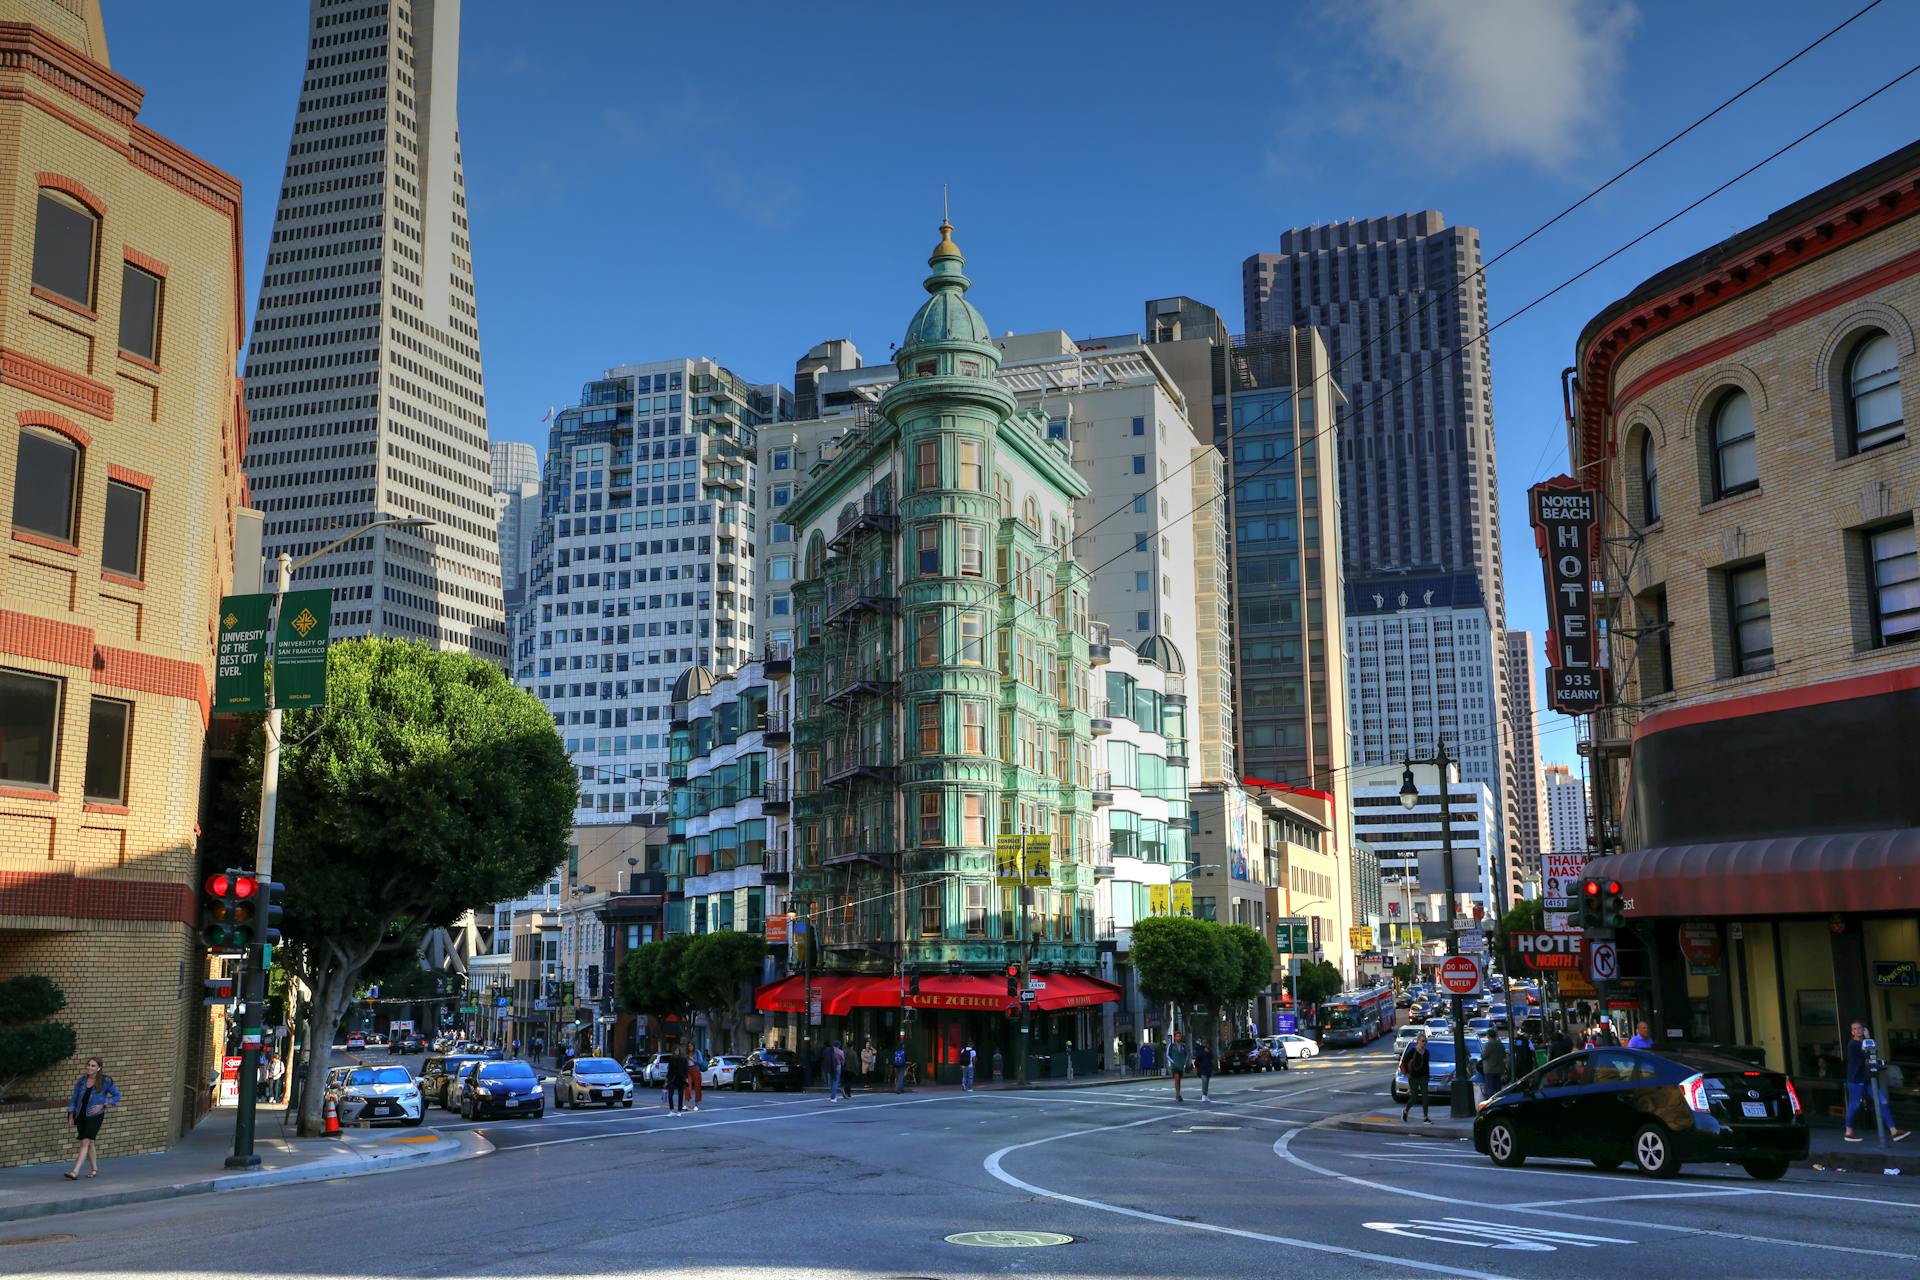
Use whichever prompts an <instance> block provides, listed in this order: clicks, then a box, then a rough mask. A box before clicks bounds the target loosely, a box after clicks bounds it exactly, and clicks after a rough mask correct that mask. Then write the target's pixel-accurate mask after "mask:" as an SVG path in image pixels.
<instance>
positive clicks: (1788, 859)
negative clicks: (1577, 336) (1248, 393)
mask: <svg viewBox="0 0 1920 1280" xmlns="http://www.w3.org/2000/svg"><path fill="white" fill-rule="evenodd" d="M1916 184H1920V144H1916V145H1914V146H1910V147H1908V148H1906V149H1904V150H1903V151H1901V152H1898V153H1895V154H1894V155H1891V156H1888V157H1886V158H1885V159H1883V160H1881V161H1879V162H1876V163H1875V164H1873V165H1869V166H1868V167H1866V168H1865V169H1862V170H1860V171H1858V172H1856V173H1854V174H1851V175H1849V176H1847V177H1845V178H1843V179H1841V180H1840V181H1838V182H1836V183H1834V184H1832V185H1831V186H1829V187H1827V188H1825V189H1823V190H1821V191H1819V192H1816V193H1814V194H1813V195H1810V196H1808V197H1806V198H1805V199H1803V200H1801V201H1799V202H1797V203H1796V204H1794V205H1792V206H1790V207H1788V208H1787V209H1784V210H1782V211H1781V212H1779V213H1777V214H1775V215H1773V216H1772V217H1771V218H1769V219H1768V220H1767V221H1766V222H1764V223H1761V224H1760V225H1758V226H1755V227H1752V228H1749V229H1748V230H1746V231H1743V232H1741V233H1739V234H1738V235H1736V236H1734V237H1732V238H1731V239H1729V240H1727V241H1724V242H1722V243H1721V244H1718V245H1715V246H1713V247H1712V248H1710V249H1708V250H1706V251H1705V252H1703V253H1701V254H1699V255H1697V256H1696V257H1693V258H1690V259H1688V260H1686V261H1685V262H1681V263H1679V264H1676V265H1675V266H1673V267H1671V268H1669V269H1668V270H1666V271H1664V272H1662V273H1660V274H1659V275H1657V276H1655V277H1653V278H1652V279H1650V280H1648V281H1647V282H1646V283H1645V284H1643V285H1641V286H1640V288H1638V289H1637V290H1635V291H1634V292H1633V293H1632V294H1630V295H1629V296H1628V297H1627V298H1625V299H1623V300H1621V301H1620V302H1618V303H1615V304H1614V305H1613V306H1611V307H1609V308H1608V309H1607V310H1605V311H1604V312H1602V313H1601V314H1600V315H1599V316H1598V317H1596V318H1595V319H1594V320H1593V321H1592V322H1591V323H1590V324H1589V325H1588V326H1587V329H1586V331H1585V332H1584V333H1583V334H1582V336H1581V341H1580V345H1579V350H1578V365H1577V367H1578V372H1579V377H1580V383H1579V387H1578V392H1577V395H1576V401H1575V402H1576V405H1577V409H1576V414H1575V419H1574V422H1573V423H1572V434H1571V446H1572V448H1571V451H1572V455H1573V465H1574V474H1575V475H1576V476H1578V477H1580V478H1581V479H1582V480H1583V481H1584V482H1586V483H1589V484H1596V483H1597V484H1598V485H1599V486H1601V487H1602V488H1603V489H1604V490H1605V495H1606V501H1605V503H1604V504H1603V506H1604V510H1603V515H1602V522H1603V523H1602V529H1601V530H1600V533H1601V536H1602V539H1603V541H1601V542H1600V543H1599V544H1598V545H1599V546H1600V547H1601V553H1600V558H1601V561H1602V563H1601V565H1600V576H1601V578H1602V580H1603V581H1604V583H1605V588H1606V594H1605V596H1604V597H1603V601H1604V603H1603V609H1602V612H1603V616H1605V617H1606V618H1607V619H1608V620H1609V621H1610V624H1611V633H1610V634H1611V637H1612V653H1611V658H1612V664H1613V668H1612V672H1613V677H1614V679H1613V683H1614V691H1613V695H1612V696H1613V704H1612V706H1611V707H1610V708H1609V709H1608V710H1607V711H1606V712H1604V713H1603V714H1602V715H1601V716H1599V717H1598V723H1597V725H1596V732H1595V737H1596V739H1597V740H1598V743H1599V745H1600V747H1601V749H1602V753H1603V755H1604V756H1605V758H1606V767H1605V768H1603V769H1602V771H1601V774H1602V778H1603V781H1604V791H1605V794H1604V796H1603V797H1602V800H1603V803H1602V807H1601V810H1600V815H1605V816H1607V817H1611V818H1613V819H1614V820H1615V821H1617V823H1618V831H1617V836H1615V835H1613V831H1612V828H1611V827H1607V828H1605V831H1606V833H1607V834H1608V835H1609V836H1611V837H1612V838H1611V840H1610V843H1611V846H1612V847H1613V848H1614V849H1615V850H1617V851H1618V852H1616V853H1615V854H1614V856H1611V857H1609V858H1606V859H1604V860H1603V862H1602V863H1600V864H1597V865H1596V866H1595V867H1594V868H1593V871H1594V872H1595V873H1597V874H1601V875H1606V876H1610V877H1617V878H1618V879H1620V880H1621V881H1622V883H1623V884H1624V885H1625V886H1626V893H1627V897H1628V899H1629V901H1630V903H1631V905H1630V906H1629V908H1628V911H1627V916H1628V919H1629V921H1630V924H1631V926H1632V927H1631V929H1630V930H1629V931H1626V932H1627V933H1628V934H1629V935H1630V936H1629V937H1628V938H1627V939H1625V941H1627V942H1628V943H1629V944H1630V946H1623V950H1622V955H1623V971H1624V972H1626V973H1627V975H1628V976H1629V977H1630V978H1633V979H1637V981H1634V982H1631V983H1629V984H1628V986H1629V990H1630V991H1632V992H1633V993H1634V994H1636V995H1637V996H1638V997H1639V998H1640V999H1641V1002H1642V1005H1643V1007H1644V1008H1647V1009H1649V1010H1651V1011H1652V1012H1654V1013H1655V1014H1656V1015H1657V1017H1656V1021H1657V1022H1658V1023H1659V1024H1660V1028H1661V1029H1660V1031H1659V1032H1658V1033H1657V1034H1686V1035H1689V1036H1693V1037H1697V1038H1702V1039H1707V1038H1710V1039H1713V1040H1717V1041H1721V1042H1729V1041H1737V1042H1740V1043H1750V1044H1756V1045H1761V1046H1763V1047H1765V1048H1766V1050H1767V1053H1768V1057H1769V1062H1770V1064H1771V1065H1773V1066H1775V1067H1777V1068H1782V1069H1786V1070H1790V1071H1792V1072H1793V1073H1794V1074H1795V1076H1796V1078H1798V1079H1800V1080H1802V1081H1803V1082H1807V1081H1812V1082H1816V1085H1817V1083H1818V1082H1821V1081H1831V1080H1832V1078H1833V1076H1834V1074H1835V1072H1836V1071H1837V1069H1838V1064H1839V1053H1840V1050H1841V1047H1842V1045H1841V1042H1842V1041H1843V1040H1844V1039H1845V1035H1846V1031H1845V1029H1846V1027H1847V1024H1848V1022H1849V1021H1850V1020H1852V1019H1853V1018H1863V1019H1865V1020H1866V1021H1867V1022H1868V1023H1869V1026H1870V1028H1871V1030H1872V1032H1873V1033H1874V1034H1875V1035H1876V1036H1878V1037H1879V1039H1880V1041H1881V1044H1882V1046H1883V1049H1891V1054H1892V1056H1893V1058H1894V1059H1895V1060H1896V1061H1899V1062H1902V1063H1903V1064H1905V1065H1906V1066H1907V1067H1908V1076H1909V1078H1914V1077H1916V1076H1920V1072H1917V1071H1915V1070H1914V1067H1915V1066H1920V992H1915V991H1914V990H1913V989H1911V988H1902V987H1899V986H1897V985H1896V984H1895V983H1894V981H1892V980H1890V975H1892V974H1893V973H1895V972H1896V971H1897V970H1898V969H1899V968H1900V966H1901V965H1902V964H1903V963H1910V962H1912V961H1914V960H1916V959H1920V923H1917V922H1920V727H1917V726H1920V556H1916V553H1915V542H1914V513H1915V509H1916V507H1920V453H1917V452H1916V448H1920V445H1916V442H1915V440H1914V439H1913V438H1912V437H1913V435H1914V434H1916V432H1915V431H1914V428H1913V427H1912V426H1911V425H1910V424H1907V423H1906V422H1905V420H1904V414H1903V411H1902V408H1901V405H1902V401H1903V399H1904V401H1905V402H1906V403H1909V404H1915V405H1920V358H1917V357H1916V350H1915V333H1916V326H1920V218H1915V217H1914V216H1913V215H1914V214H1915V213H1916V212H1920V186H1917V185H1916ZM1600 815H1596V816H1600ZM1802 1087H1803V1089H1804V1088H1805V1087H1807V1086H1806V1084H1805V1083H1803V1085H1802Z"/></svg>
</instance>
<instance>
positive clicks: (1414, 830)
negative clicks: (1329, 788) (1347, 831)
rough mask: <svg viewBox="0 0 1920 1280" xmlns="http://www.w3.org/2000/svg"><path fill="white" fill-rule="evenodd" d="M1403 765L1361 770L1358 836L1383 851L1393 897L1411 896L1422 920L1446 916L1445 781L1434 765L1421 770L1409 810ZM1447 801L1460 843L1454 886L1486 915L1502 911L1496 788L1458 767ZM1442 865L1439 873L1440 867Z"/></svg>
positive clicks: (1356, 789) (1384, 876)
mask: <svg viewBox="0 0 1920 1280" xmlns="http://www.w3.org/2000/svg"><path fill="white" fill-rule="evenodd" d="M1403 768H1404V766H1401V765H1397V764H1395V765H1371V766H1367V767H1365V768H1358V769H1355V770H1353V777H1352V779H1351V785H1352V788H1353V834H1354V838H1355V839H1357V840H1364V841H1366V842H1367V844H1368V845H1370V846H1371V847H1372V848H1373V850H1374V852H1375V853H1376V854H1377V855H1378V856H1379V859H1380V879H1381V880H1382V881H1383V882H1385V883H1386V884H1387V885H1388V886H1389V888H1388V889H1387V891H1386V893H1385V895H1384V896H1385V897H1386V899H1387V900H1388V901H1392V902H1403V903H1406V902H1410V904H1411V906H1412V909H1413V919H1414V920H1416V921H1418V920H1445V919H1446V916H1445V915H1444V914H1443V913H1442V912H1441V910H1440V907H1441V904H1442V903H1444V902H1445V901H1446V892H1447V888H1446V871H1445V864H1444V862H1443V861H1442V860H1441V859H1440V858H1439V856H1438V851H1439V849H1440V847H1441V845H1442V843H1443V838H1442V832H1441V830H1440V821H1441V818H1440V793H1439V790H1438V781H1437V778H1436V777H1435V771H1434V770H1433V768H1432V767H1430V766H1429V767H1424V768H1422V767H1416V768H1415V769H1414V771H1413V774H1414V783H1415V786H1416V787H1417V788H1418V789H1419V791H1420V795H1419V797H1418V798H1417V800H1416V801H1415V803H1414V806H1413V808H1412V810H1411V811H1409V810H1408V809H1407V807H1406V805H1405V804H1403V803H1402V802H1401V799H1400V787H1401V785H1402V781H1403ZM1447 808H1448V809H1449V810H1450V811H1451V813H1450V820H1451V823H1452V829H1451V831H1449V832H1447V833H1446V838H1447V839H1450V840H1451V841H1452V842H1453V849H1454V863H1455V873H1454V885H1453V889H1454V893H1455V894H1457V895H1458V896H1459V898H1461V899H1463V900H1465V901H1466V902H1468V903H1470V904H1471V905H1473V906H1476V907H1480V908H1482V909H1483V913H1484V914H1485V915H1487V916H1492V915H1495V914H1496V913H1497V912H1498V910H1499V898H1498V895H1497V894H1496V893H1495V892H1494V881H1493V865H1494V849H1495V848H1496V843H1495V841H1494V840H1493V833H1494V832H1496V831H1497V830H1498V829H1499V825H1500V815H1499V811H1498V809H1497V808H1496V806H1495V804H1494V800H1493V792H1492V791H1491V790H1490V789H1489V788H1488V787H1487V784H1486V783H1484V782H1471V781H1467V780H1465V779H1463V778H1461V777H1460V775H1459V773H1458V771H1457V770H1456V772H1455V774H1454V777H1453V778H1452V780H1451V785H1450V786H1449V787H1448V788H1447ZM1422 853H1425V854H1427V855H1428V858H1427V861H1428V864H1429V865H1428V870H1429V874H1428V875H1426V876H1422V875H1421V874H1420V861H1421V858H1420V855H1421V854H1422ZM1469 868H1470V869H1471V870H1468V869H1469ZM1436 871H1437V872H1438V874H1437V875H1436V874H1432V873H1433V872H1436ZM1463 872H1464V874H1463Z"/></svg>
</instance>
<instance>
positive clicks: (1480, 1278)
mask: <svg viewBox="0 0 1920 1280" xmlns="http://www.w3.org/2000/svg"><path fill="white" fill-rule="evenodd" d="M1177 1114H1178V1113H1177V1112H1174V1113H1171V1114H1168V1115H1158V1116H1148V1117H1146V1118H1145V1119H1143V1120H1128V1121H1126V1122H1124V1123H1121V1124H1109V1125H1100V1126H1098V1127H1096V1128H1092V1129H1075V1130H1072V1131H1070V1132H1068V1133H1057V1134H1054V1135H1053V1136H1052V1137H1050V1138H1035V1139H1034V1140H1032V1141H1031V1142H1017V1143H1015V1144H1013V1145H1012V1146H1010V1147H1002V1148H1000V1149H999V1150H998V1151H996V1152H994V1153H993V1154H992V1155H990V1156H988V1157H987V1159H986V1162H985V1168H986V1171H987V1172H988V1173H990V1174H992V1175H993V1176H994V1177H995V1178H998V1179H999V1180H1000V1181H1001V1182H1004V1183H1006V1184H1007V1185H1008V1186H1010V1187H1013V1188H1016V1189H1017V1190H1020V1191H1024V1192H1026V1193H1027V1194H1028V1195H1034V1196H1040V1197H1042V1198H1044V1199H1047V1200H1058V1201H1060V1202H1061V1203H1062V1204H1072V1205H1078V1206H1080V1207H1081V1208H1083V1209H1094V1210H1097V1211H1099V1212H1101V1213H1114V1214H1119V1215H1120V1216H1122V1217H1126V1218H1135V1219H1138V1220H1139V1221H1142V1222H1157V1223H1159V1224H1161V1225H1162V1226H1168V1227H1180V1228H1183V1229H1185V1230H1188V1231H1204V1232H1209V1233H1211V1234H1214V1235H1223V1236H1234V1237H1237V1238H1239V1239H1242V1240H1259V1241H1262V1242H1264V1243H1267V1244H1284V1245H1291V1246H1293V1247H1294V1248H1296V1249H1308V1250H1311V1251H1313V1252H1315V1253H1331V1254H1334V1255H1336V1256H1338V1257H1342V1258H1356V1259H1360V1260H1363V1261H1367V1262H1378V1263H1381V1264H1383V1265H1385V1266H1388V1267H1394V1268H1401V1269H1409V1270H1414V1271H1428V1272H1432V1273H1434V1274H1436V1275H1443V1276H1466V1277H1469V1278H1470V1280H1494V1277H1492V1276H1489V1275H1488V1274H1487V1273H1486V1272H1482V1271H1468V1270H1465V1269H1463V1268H1460V1267H1449V1266H1443V1265H1441V1264H1440V1263H1437V1262H1419V1261H1416V1260H1414V1259H1410V1258H1396V1257H1392V1256H1389V1255H1387V1254H1381V1253H1369V1252H1367V1251H1366V1250H1364V1249H1352V1248H1348V1247H1346V1246H1344V1245H1333V1244H1322V1243H1320V1242H1319V1241H1317V1240H1297V1239H1293V1238H1291V1237H1288V1236H1275V1235H1268V1234H1267V1233H1265V1232H1263V1231H1247V1230H1244V1229H1242V1228H1239V1227H1227V1226H1221V1225H1219V1224H1218V1223H1212V1222H1188V1221H1186V1220H1184V1219H1181V1218H1169V1217H1167V1216H1165V1215H1164V1214H1158V1213H1148V1212H1146V1211H1145V1210H1143V1209H1129V1208H1128V1207H1126V1206H1125V1205H1118V1204H1108V1203H1106V1202H1105V1201H1103V1200H1089V1199H1087V1198H1086V1197H1084V1196H1073V1195H1068V1194H1066V1193H1065V1192H1062V1191H1050V1190H1048V1189H1047V1188H1045V1187H1040V1186H1035V1185H1034V1184H1033V1183H1031V1182H1027V1181H1024V1180H1023V1179H1020V1178H1017V1177H1015V1176H1014V1175H1013V1174H1011V1173H1008V1172H1007V1171H1006V1169H1004V1168H1003V1167H1002V1165H1001V1162H1002V1161H1003V1160H1005V1159H1006V1157H1007V1156H1009V1155H1011V1154H1013V1153H1014V1152H1016V1151H1022V1150H1025V1149H1026V1148H1028V1147H1037V1146H1041V1145H1043V1144H1045V1143H1049V1142H1059V1141H1062V1140H1063V1139H1066V1138H1082V1137H1086V1136H1087V1135H1089V1134H1095V1133H1112V1132H1114V1131H1116V1130H1120V1129H1135V1128H1138V1127H1139V1126H1141V1125H1143V1124H1154V1123H1157V1122H1159V1121H1161V1120H1168V1119H1171V1118H1172V1116H1173V1115H1177ZM1289 1136H1290V1135H1289Z"/></svg>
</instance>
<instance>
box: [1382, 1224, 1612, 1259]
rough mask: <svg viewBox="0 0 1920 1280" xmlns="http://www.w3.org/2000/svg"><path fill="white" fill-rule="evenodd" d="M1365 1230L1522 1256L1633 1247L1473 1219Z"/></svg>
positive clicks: (1598, 1238)
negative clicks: (1562, 1248) (1566, 1249)
mask: <svg viewBox="0 0 1920 1280" xmlns="http://www.w3.org/2000/svg"><path fill="white" fill-rule="evenodd" d="M1360 1225H1361V1226H1363V1227H1365V1228H1366V1229H1367V1230H1369V1231H1382V1232H1385V1233H1386V1234H1388V1235H1393V1236H1410V1237H1412V1238H1414V1239H1416V1240H1436V1241H1438V1242H1440V1243H1441V1244H1457V1245H1462V1246H1465V1247H1467V1248H1470V1249H1509V1250H1515V1251H1518V1252H1524V1253H1552V1252H1554V1251H1555V1250H1556V1249H1558V1248H1560V1246H1562V1245H1566V1246H1568V1247H1569V1248H1574V1249H1597V1248H1599V1247H1600V1246H1601V1245H1603V1244H1634V1243H1637V1242H1636V1241H1633V1240H1621V1239H1618V1238H1616V1237H1614V1236H1587V1235H1580V1234H1579V1233H1577V1232H1572V1231H1538V1230H1535V1229H1533V1228H1531V1227H1516V1226H1513V1225H1511V1224H1510V1223H1504V1222H1482V1221H1480V1220H1479V1219H1476V1218H1414V1219H1411V1220H1410V1221H1407V1222H1363V1223H1361V1224H1360Z"/></svg>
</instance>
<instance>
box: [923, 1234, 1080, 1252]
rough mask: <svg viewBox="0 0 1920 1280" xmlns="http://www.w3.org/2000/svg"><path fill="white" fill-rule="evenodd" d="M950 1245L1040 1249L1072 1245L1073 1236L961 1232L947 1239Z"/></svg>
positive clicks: (981, 1247)
mask: <svg viewBox="0 0 1920 1280" xmlns="http://www.w3.org/2000/svg"><path fill="white" fill-rule="evenodd" d="M947 1243H948V1244H970V1245H973V1246H975V1247H976V1248H980V1249H1038V1248H1041V1247H1043V1246H1045V1245H1052V1244H1072V1243H1073V1237H1072V1236H1063V1235H1060V1234H1058V1233H1056V1232H1053V1231H960V1232H956V1233H955V1234H953V1235H950V1236H948V1237H947Z"/></svg>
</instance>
